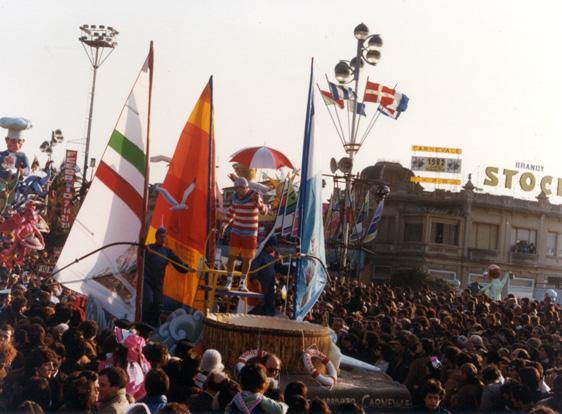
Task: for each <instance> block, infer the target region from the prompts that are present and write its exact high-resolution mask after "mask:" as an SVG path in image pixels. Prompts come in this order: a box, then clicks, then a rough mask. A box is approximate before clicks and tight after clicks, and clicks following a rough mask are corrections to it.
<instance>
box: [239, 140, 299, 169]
mask: <svg viewBox="0 0 562 414" xmlns="http://www.w3.org/2000/svg"><path fill="white" fill-rule="evenodd" d="M230 162H239V163H240V164H244V165H246V166H247V167H248V168H271V169H273V170H278V169H279V168H281V167H288V168H291V169H295V167H293V164H291V161H290V160H289V159H288V158H287V157H286V156H285V155H284V154H283V153H281V152H279V151H277V150H275V149H273V148H269V147H266V146H265V145H264V146H262V147H250V148H244V149H241V150H240V151H238V152H236V153H234V154H232V158H231V159H230Z"/></svg>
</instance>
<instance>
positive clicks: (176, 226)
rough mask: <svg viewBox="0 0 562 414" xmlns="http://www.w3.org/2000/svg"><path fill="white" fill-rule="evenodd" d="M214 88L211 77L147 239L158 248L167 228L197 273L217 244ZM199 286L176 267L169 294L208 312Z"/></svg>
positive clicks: (169, 275)
mask: <svg viewBox="0 0 562 414" xmlns="http://www.w3.org/2000/svg"><path fill="white" fill-rule="evenodd" d="M212 85H213V83H212V78H211V79H210V80H209V83H208V84H207V86H205V89H203V92H202V93H201V96H200V97H199V100H198V101H197V103H196V104H195V107H194V108H193V110H192V112H191V115H190V116H189V119H188V120H187V123H186V124H185V127H184V129H183V131H182V133H181V135H180V138H179V140H178V144H177V146H176V150H175V152H174V155H173V157H172V160H171V161H170V167H169V169H168V173H167V174H166V178H165V179H164V182H163V183H162V184H161V185H160V191H159V193H160V194H158V197H157V199H156V205H155V207H154V213H153V214H152V220H151V222H150V227H149V230H148V234H147V239H146V242H147V243H153V242H154V240H155V234H156V230H158V228H159V227H160V226H164V227H165V228H166V229H167V234H168V241H167V247H169V248H170V249H172V250H173V251H174V252H175V253H176V254H177V255H178V256H179V257H180V258H181V259H182V260H183V261H184V262H185V263H187V264H188V265H189V266H190V267H192V268H194V269H197V268H198V266H199V260H200V259H201V257H203V256H204V255H205V253H206V249H205V245H206V243H207V241H209V244H208V247H207V248H208V251H211V252H214V246H213V243H211V241H214V238H213V234H211V229H213V228H214V225H215V211H214V209H215V188H216V184H215V148H214V133H213V127H212V120H213V103H212V88H213V86H212ZM193 185H194V187H192V186H193ZM190 188H191V191H190V192H189V195H188V196H187V198H186V196H185V194H187V192H188V191H189V190H188V189H190ZM164 194H166V195H167V196H169V197H166V196H164ZM174 200H177V201H176V203H179V201H180V200H181V203H185V206H184V207H185V208H179V207H177V205H179V204H177V205H176V206H175V205H174ZM198 283H199V279H198V276H197V273H195V272H189V273H185V274H182V273H180V272H178V271H177V270H176V269H175V268H174V267H173V266H167V267H166V274H165V277H164V295H165V296H167V297H169V298H171V299H174V300H175V301H177V302H180V303H183V304H185V305H187V306H190V307H194V308H197V309H203V307H204V303H203V302H202V301H197V303H196V302H195V295H196V293H197V286H198Z"/></svg>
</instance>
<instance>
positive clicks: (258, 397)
mask: <svg viewBox="0 0 562 414" xmlns="http://www.w3.org/2000/svg"><path fill="white" fill-rule="evenodd" d="M268 385H269V383H268V378H267V373H266V370H265V367H264V366H263V365H262V364H248V365H246V366H244V368H242V371H240V386H241V387H242V392H239V393H238V394H236V395H235V396H234V398H233V399H232V402H231V403H230V404H228V405H227V406H226V409H225V414H286V412H287V408H288V407H287V405H286V404H285V403H282V402H277V401H275V400H272V399H270V398H267V397H265V396H264V395H263V393H264V392H265V390H267V387H268Z"/></svg>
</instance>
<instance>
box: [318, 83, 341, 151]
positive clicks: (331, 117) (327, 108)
mask: <svg viewBox="0 0 562 414" xmlns="http://www.w3.org/2000/svg"><path fill="white" fill-rule="evenodd" d="M316 87H317V88H318V91H319V92H320V95H322V90H321V89H320V86H319V85H318V83H317V84H316ZM322 100H323V101H324V99H322ZM324 105H325V106H326V110H327V111H328V114H329V115H330V119H331V120H332V124H334V128H335V129H336V132H337V133H338V137H339V138H340V141H341V143H342V145H345V141H344V139H343V137H342V136H341V135H340V131H339V130H338V127H337V125H336V121H334V116H333V115H332V112H331V111H330V108H329V107H328V104H327V103H326V101H324ZM335 105H336V104H335V103H334V106H335ZM334 111H336V114H337V109H335V108H334ZM342 132H343V131H342Z"/></svg>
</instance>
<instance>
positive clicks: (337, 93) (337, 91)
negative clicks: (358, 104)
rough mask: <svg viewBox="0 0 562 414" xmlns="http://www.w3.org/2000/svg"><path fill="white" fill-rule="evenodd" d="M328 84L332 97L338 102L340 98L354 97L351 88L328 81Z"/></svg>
mask: <svg viewBox="0 0 562 414" xmlns="http://www.w3.org/2000/svg"><path fill="white" fill-rule="evenodd" d="M328 86H329V87H330V92H331V93H332V99H334V100H335V101H338V102H339V101H340V100H342V101H343V100H346V99H355V92H353V89H351V88H350V87H348V86H343V85H336V84H335V83H332V82H328ZM342 108H343V106H342Z"/></svg>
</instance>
